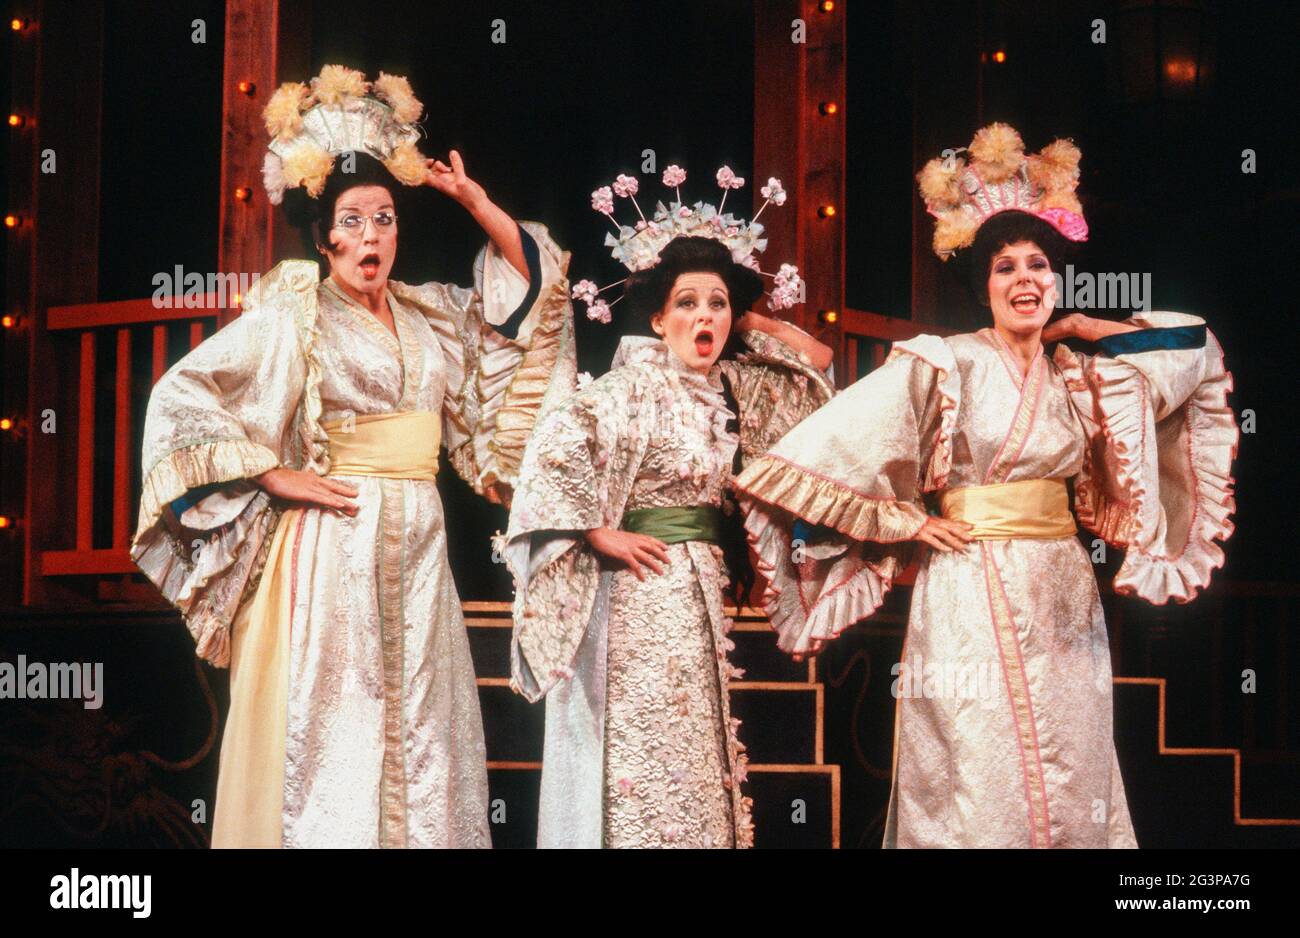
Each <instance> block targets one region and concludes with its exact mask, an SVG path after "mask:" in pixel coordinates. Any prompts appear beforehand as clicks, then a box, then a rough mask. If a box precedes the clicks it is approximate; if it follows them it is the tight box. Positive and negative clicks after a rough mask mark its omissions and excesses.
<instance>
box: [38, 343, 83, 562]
mask: <svg viewBox="0 0 1300 938" xmlns="http://www.w3.org/2000/svg"><path fill="white" fill-rule="evenodd" d="M77 382H78V385H77V389H78V393H77V550H82V551H85V550H90V548H91V546H92V543H91V542H92V540H93V537H94V533H95V532H94V529H95V515H94V506H95V333H93V332H83V333H82V334H81V367H80V368H79V369H78V372H77ZM34 468H35V467H33V469H34ZM33 474H36V475H39V473H33ZM51 508H53V506H51Z"/></svg>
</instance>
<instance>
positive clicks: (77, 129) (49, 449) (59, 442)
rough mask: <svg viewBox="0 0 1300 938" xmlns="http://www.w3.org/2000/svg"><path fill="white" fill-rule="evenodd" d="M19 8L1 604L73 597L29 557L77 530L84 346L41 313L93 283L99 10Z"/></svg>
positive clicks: (87, 294)
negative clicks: (19, 122) (17, 430)
mask: <svg viewBox="0 0 1300 938" xmlns="http://www.w3.org/2000/svg"><path fill="white" fill-rule="evenodd" d="M23 7H24V8H23V9H17V8H15V9H14V10H13V11H12V12H13V14H14V15H16V16H20V17H23V18H25V19H27V20H28V21H29V23H28V25H27V26H26V27H25V28H24V29H23V30H21V31H20V32H18V33H16V34H15V35H14V36H13V37H12V39H11V43H12V45H11V49H12V50H13V57H12V62H11V68H12V75H13V85H12V87H13V106H14V108H15V109H16V110H18V111H20V112H23V113H27V114H30V115H31V116H32V120H31V121H30V122H29V124H28V125H27V126H26V127H24V128H22V129H20V130H18V131H17V132H16V133H15V134H14V136H13V137H12V138H11V145H10V172H9V184H8V207H7V209H6V211H9V212H17V213H19V214H21V215H22V216H23V217H24V224H23V225H22V226H21V227H19V228H17V229H13V230H10V231H7V232H6V234H5V235H4V237H6V238H7V239H8V244H7V248H8V268H7V272H8V279H7V290H6V295H5V312H6V313H9V314H11V315H17V316H18V317H19V325H18V328H15V329H10V330H7V333H8V334H7V335H6V336H5V355H6V365H7V367H6V374H9V375H13V376H15V377H16V376H19V375H23V376H25V377H26V382H25V384H19V383H18V382H17V381H15V382H13V383H11V384H10V385H9V386H8V387H6V388H5V398H6V405H7V406H6V408H5V409H6V412H12V413H15V414H21V415H23V416H24V417H25V432H26V439H25V440H22V441H6V442H5V444H4V445H5V447H6V450H5V454H4V466H5V472H4V475H5V483H4V505H3V513H4V514H17V515H18V516H19V525H18V530H17V532H16V535H17V536H18V537H20V538H21V551H20V552H19V551H17V550H10V546H11V545H6V547H5V557H6V559H7V561H8V562H7V563H6V564H5V566H4V571H3V590H4V596H5V597H6V599H8V600H10V601H12V600H13V599H16V598H17V597H18V596H19V595H20V594H21V596H22V601H23V602H24V603H54V602H66V601H72V600H74V599H76V598H78V594H77V592H76V591H75V587H68V586H66V585H63V584H56V583H52V582H51V581H49V580H48V579H46V578H43V577H42V576H41V575H40V563H39V558H40V553H41V551H42V550H44V549H46V548H49V547H52V546H55V545H61V544H66V543H71V542H72V541H73V540H74V538H75V537H77V536H78V535H77V530H76V527H75V526H76V523H77V520H78V519H77V515H76V512H75V511H74V510H73V506H74V505H75V504H76V498H75V495H76V491H77V486H78V485H81V484H83V483H88V482H89V472H90V467H86V466H79V465H78V463H77V458H76V452H77V438H78V434H79V429H78V424H79V418H80V413H79V411H80V409H81V406H82V404H83V403H84V402H80V401H79V395H78V389H77V384H76V382H73V381H67V380H61V378H66V376H67V375H70V374H76V370H75V363H76V361H77V358H78V355H79V354H81V353H84V349H81V350H78V349H75V348H71V347H70V346H69V345H68V344H67V343H58V342H56V341H55V340H54V337H53V336H51V334H50V332H49V330H48V329H47V328H46V325H47V323H46V310H47V309H48V308H49V307H50V306H55V305H61V304H68V303H88V302H93V301H94V300H95V299H96V295H97V291H98V289H99V164H100V121H101V114H100V103H101V98H102V94H101V77H100V76H101V72H102V59H103V10H102V9H101V8H100V7H99V6H98V5H96V4H88V5H76V6H73V5H70V4H67V3H57V2H43V0H41V2H34V3H31V4H24V5H23ZM8 25H9V24H8V23H7V22H6V23H5V26H6V28H7V27H8ZM24 483H25V485H24ZM20 485H22V486H23V489H22V492H21V494H20V493H19V492H16V491H15V487H17V486H20ZM17 505H21V509H20V510H18V511H15V510H14V509H15V507H16V506H17ZM5 536H6V537H12V536H14V535H9V534H7V535H5ZM86 536H87V537H88V536H89V532H88V530H87V534H86ZM12 546H14V547H16V546H17V545H12ZM20 571H21V572H20ZM20 582H21V590H20V589H19V583H20Z"/></svg>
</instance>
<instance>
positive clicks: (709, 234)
mask: <svg viewBox="0 0 1300 938" xmlns="http://www.w3.org/2000/svg"><path fill="white" fill-rule="evenodd" d="M716 178H717V181H718V186H719V187H720V188H721V189H722V198H721V200H719V202H718V204H717V206H716V207H715V206H713V205H710V204H708V203H705V202H696V203H695V204H694V205H686V204H685V203H683V202H682V194H681V185H682V183H683V182H685V181H686V170H684V169H682V168H681V167H680V166H669V167H668V168H667V169H666V170H664V172H663V176H662V177H661V181H662V182H663V184H664V185H665V186H667V187H668V188H670V189H672V190H673V191H674V192H675V193H676V196H677V198H676V200H675V201H672V202H669V203H668V204H667V205H664V203H663V202H658V203H656V204H655V211H654V215H653V216H652V217H651V218H646V216H645V213H644V212H642V211H641V206H640V205H639V204H638V203H637V200H636V194H637V192H638V191H639V189H640V186H641V184H640V181H639V180H638V179H637V177H635V176H622V175H620V176H619V177H618V178H617V179H615V180H614V182H613V183H611V184H610V185H608V186H601V187H600V188H599V189H597V190H596V191H595V192H593V193H592V194H591V207H592V208H593V209H595V210H596V211H598V212H600V213H601V214H602V215H604V216H605V217H607V218H608V219H609V222H610V224H611V225H613V226H614V232H615V233H614V234H607V235H605V244H606V245H607V246H608V247H610V248H611V251H610V253H611V255H613V257H614V259H615V260H616V261H618V262H619V263H620V264H622V265H623V266H624V267H626V268H627V269H628V270H630V271H634V272H635V271H639V270H647V269H649V268H651V267H654V266H655V265H656V264H658V263H659V254H660V252H661V251H663V249H664V248H665V247H667V245H668V243H669V242H670V241H672V240H673V239H674V238H679V237H697V238H711V239H712V240H714V241H719V242H721V243H722V244H723V245H725V246H726V248H727V250H729V251H730V252H731V259H732V260H733V261H735V262H736V263H737V264H742V265H743V266H745V267H748V268H749V269H750V270H753V271H754V272H756V273H758V274H760V275H761V276H764V277H769V278H771V280H772V290H771V292H770V293H769V294H768V306H769V307H771V308H772V309H788V308H790V307H791V306H793V305H795V303H797V302H799V298H800V296H801V295H802V292H803V281H802V280H801V279H800V278H799V268H797V267H795V266H794V265H793V264H782V265H781V267H780V269H779V270H778V271H777V273H775V274H769V273H766V272H764V271H763V270H762V269H761V268H760V267H759V264H758V255H759V253H761V252H762V251H763V249H764V248H766V247H767V239H766V238H764V237H763V226H762V225H760V224H759V223H758V216H759V215H762V214H763V210H764V209H765V208H767V207H768V205H784V204H785V200H786V193H785V189H784V188H782V186H781V180H779V179H775V178H772V179H769V180H768V181H767V185H765V186H763V187H762V188H761V189H760V190H759V192H760V193H761V194H762V196H763V198H764V200H765V201H764V202H763V204H762V205H761V206H760V207H759V209H758V211H757V212H755V213H754V217H753V218H752V219H750V220H749V221H745V220H744V219H743V218H736V217H735V216H733V215H731V214H725V215H724V214H723V212H722V209H723V207H724V206H725V205H726V204H727V194H728V193H729V192H730V191H731V190H732V189H739V188H740V187H741V186H743V185H744V184H745V180H744V178H743V177H741V176H737V175H736V174H735V172H733V171H732V169H731V167H729V166H723V167H722V168H721V169H719V170H718V172H717V175H716ZM615 197H618V198H625V199H629V200H630V201H631V202H632V205H633V207H634V208H635V209H636V213H637V215H638V216H639V220H638V221H637V222H636V224H635V225H632V226H628V225H620V224H618V222H616V221H614V199H615ZM624 282H625V281H624V280H620V281H618V282H617V283H611V284H609V285H607V286H603V287H598V286H596V284H595V283H593V282H592V281H590V280H580V281H578V282H577V283H576V284H575V285H574V287H573V298H574V299H576V300H582V301H583V302H585V303H586V304H587V316H588V318H590V319H594V320H597V321H598V322H603V323H607V322H609V321H610V318H611V315H610V309H611V307H613V306H614V305H615V304H616V303H618V300H615V301H614V303H607V302H606V301H605V300H603V299H600V298H599V295H600V294H601V293H604V292H605V291H606V290H609V289H612V288H613V287H616V286H619V285H620V284H622V283H624ZM619 299H622V297H619Z"/></svg>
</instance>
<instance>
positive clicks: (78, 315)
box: [37, 294, 223, 576]
mask: <svg viewBox="0 0 1300 938" xmlns="http://www.w3.org/2000/svg"><path fill="white" fill-rule="evenodd" d="M179 300H180V298H177V299H176V301H174V305H173V307H172V308H159V307H158V306H156V305H155V303H154V301H153V300H123V301H120V302H114V303H82V304H76V305H72V306H53V307H50V309H49V310H48V319H47V322H48V328H49V330H50V332H51V333H53V334H55V336H56V337H57V336H67V337H69V338H71V340H72V341H75V342H76V343H77V347H78V348H79V352H80V354H79V356H78V357H77V359H76V361H77V363H78V365H77V374H76V384H77V435H76V440H77V444H76V463H77V469H76V478H77V482H76V489H75V499H76V503H75V517H76V526H75V536H74V538H73V543H72V544H71V545H69V546H67V547H62V546H45V547H43V548H42V549H40V551H39V558H37V559H39V567H38V569H39V570H40V573H41V575H43V576H67V575H86V574H127V573H134V572H135V566H134V564H132V563H131V558H130V552H129V551H130V544H131V536H132V534H133V533H134V528H135V513H136V508H137V506H138V504H139V491H138V490H139V484H140V479H139V455H140V454H139V453H138V452H136V451H135V450H136V447H135V445H134V441H135V434H134V432H133V431H134V428H136V427H138V426H139V425H140V423H141V421H143V419H144V414H143V413H136V412H133V411H135V410H138V408H136V407H133V401H132V395H131V384H132V377H133V375H134V373H135V369H136V363H135V362H133V361H132V354H131V344H132V342H131V340H132V337H133V335H135V334H136V333H138V332H143V331H145V330H148V335H149V348H150V354H149V382H150V385H152V384H153V383H155V382H157V380H158V379H159V378H161V377H162V375H163V373H164V372H165V371H166V370H167V368H168V366H169V365H170V364H171V363H170V362H169V361H168V352H167V345H168V333H169V330H170V329H171V328H172V327H174V326H178V325H179V326H184V325H185V324H188V333H189V342H188V347H189V348H194V347H195V346H196V345H198V344H199V343H200V342H202V341H203V339H204V337H205V336H206V335H207V334H209V333H210V332H211V331H212V330H213V329H214V328H215V325H216V321H217V319H218V317H219V316H220V315H221V314H222V312H223V310H222V308H221V307H219V306H218V298H217V296H216V295H212V294H210V295H207V296H205V297H204V301H203V305H202V306H201V307H196V308H191V309H186V308H184V305H183V303H181V302H180V301H179ZM56 340H57V339H56ZM101 341H112V342H114V343H115V352H116V353H115V356H114V363H113V373H112V376H111V380H112V382H113V414H112V421H113V431H112V433H113V437H112V438H113V447H112V451H111V452H112V459H111V463H110V465H108V466H103V465H101V464H100V461H99V460H97V459H96V455H97V454H96V451H95V428H96V425H97V421H98V420H99V419H100V417H101V415H99V414H97V413H96V402H95V397H96V391H97V389H98V388H99V386H100V385H99V380H100V376H99V375H98V374H97V351H98V344H99V342H101ZM105 377H108V376H105ZM105 472H111V473H112V499H111V502H110V504H108V505H106V506H105V505H102V504H101V503H99V502H97V501H96V499H95V492H96V488H97V486H96V480H97V479H100V478H102V473H105ZM52 508H53V506H51V509H52ZM102 511H109V512H111V517H112V525H111V530H112V534H111V539H110V541H109V542H108V543H107V544H103V543H100V544H97V543H96V542H95V522H96V520H97V518H98V517H99V515H98V513H99V512H102Z"/></svg>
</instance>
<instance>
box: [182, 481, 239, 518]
mask: <svg viewBox="0 0 1300 938" xmlns="http://www.w3.org/2000/svg"><path fill="white" fill-rule="evenodd" d="M227 484H228V483H224V482H214V483H212V484H211V485H200V486H199V487H198V488H193V489H190V490H189V491H188V492H186V493H185V494H184V495H182V496H181V497H180V498H178V499H176V500H175V501H173V502H172V512H173V513H174V514H175V515H176V517H177V518H179V517H180V516H181V515H183V514H185V512H186V511H188V510H189V509H190V508H193V507H194V506H195V505H197V504H198V503H199V502H201V501H203V499H205V498H207V497H208V496H209V495H211V494H212V493H213V492H215V491H216V490H217V489H219V488H221V487H222V486H223V485H227Z"/></svg>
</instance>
